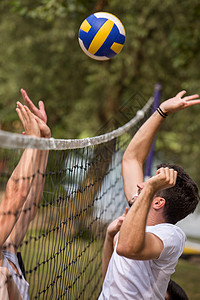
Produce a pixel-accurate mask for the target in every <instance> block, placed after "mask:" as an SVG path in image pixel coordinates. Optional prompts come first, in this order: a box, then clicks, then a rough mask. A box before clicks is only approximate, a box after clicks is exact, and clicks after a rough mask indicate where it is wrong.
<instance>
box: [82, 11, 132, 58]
mask: <svg viewBox="0 0 200 300" xmlns="http://www.w3.org/2000/svg"><path fill="white" fill-rule="evenodd" d="M125 35H126V33H125V29H124V26H123V24H122V23H121V21H120V20H119V19H118V18H117V17H116V16H114V15H112V14H110V13H107V12H97V13H94V14H92V15H90V16H89V17H87V18H86V19H85V20H84V21H83V23H82V24H81V26H80V29H79V44H80V46H81V49H82V50H83V51H84V52H85V54H87V55H88V56H89V57H91V58H93V59H96V60H102V61H104V60H108V59H110V58H113V57H114V56H115V55H117V54H118V53H120V51H121V50H122V48H123V46H124V43H125Z"/></svg>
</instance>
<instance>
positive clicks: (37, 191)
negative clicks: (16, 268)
mask: <svg viewBox="0 0 200 300" xmlns="http://www.w3.org/2000/svg"><path fill="white" fill-rule="evenodd" d="M29 101H31V100H30V99H29ZM21 107H22V105H21V103H18V108H19V109H20V108H21ZM44 111H45V110H44ZM31 117H32V118H33V119H35V120H36V122H37V125H38V127H39V129H40V137H42V138H50V137H51V131H50V129H49V127H48V126H47V125H46V124H45V122H44V121H43V120H41V119H40V118H38V117H37V116H34V115H33V114H31ZM22 121H23V120H22ZM25 129H26V128H25ZM48 154H49V151H48V150H37V159H36V161H35V172H36V173H35V176H34V179H33V181H32V184H31V188H30V191H29V193H28V195H27V199H26V201H25V203H24V205H23V207H22V211H21V214H20V217H19V219H18V221H17V223H16V224H15V226H14V228H13V230H12V232H11V234H10V236H9V240H8V241H7V245H9V244H11V245H14V248H15V252H16V250H17V248H18V247H19V246H20V244H21V243H22V241H23V239H24V236H25V234H26V232H27V229H28V226H29V224H30V222H31V221H32V220H33V219H34V217H35V215H36V213H37V210H38V207H39V204H40V201H41V198H42V194H43V188H44V183H45V176H44V174H45V171H46V166H47V161H48Z"/></svg>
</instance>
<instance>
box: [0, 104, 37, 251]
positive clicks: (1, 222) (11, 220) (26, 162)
mask: <svg viewBox="0 0 200 300" xmlns="http://www.w3.org/2000/svg"><path fill="white" fill-rule="evenodd" d="M16 110H17V113H18V115H19V117H20V119H21V120H23V121H22V124H23V126H24V128H25V131H26V134H28V135H32V136H36V137H39V136H40V129H39V126H38V124H37V122H36V120H35V119H34V118H32V114H31V112H30V111H29V110H28V108H27V107H23V106H22V107H21V108H20V109H19V108H17V109H16ZM37 158H38V151H37V150H36V149H26V150H25V151H24V152H23V154H22V156H21V159H20V161H19V163H18V165H17V166H16V168H15V170H14V171H13V173H12V175H11V177H10V178H9V180H8V183H7V185H6V190H5V194H4V197H3V199H2V202H1V204H0V228H1V234H0V247H2V245H3V243H4V242H5V240H6V239H7V237H8V236H9V234H10V233H11V231H12V229H13V226H14V225H15V223H16V221H17V219H18V217H19V215H20V212H21V209H22V206H23V205H24V202H25V200H26V198H27V195H28V193H29V191H30V188H31V185H32V182H33V178H34V174H35V173H36V161H37Z"/></svg>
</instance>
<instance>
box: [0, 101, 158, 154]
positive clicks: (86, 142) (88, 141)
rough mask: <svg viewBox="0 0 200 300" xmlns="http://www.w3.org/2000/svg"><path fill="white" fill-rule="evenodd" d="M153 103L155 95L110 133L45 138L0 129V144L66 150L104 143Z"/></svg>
mask: <svg viewBox="0 0 200 300" xmlns="http://www.w3.org/2000/svg"><path fill="white" fill-rule="evenodd" d="M152 103H153V97H151V98H150V99H149V101H148V102H147V103H146V104H145V106H144V107H143V108H142V110H138V112H137V114H136V116H135V117H134V118H133V119H131V120H130V121H129V122H128V123H126V124H125V125H123V126H122V127H119V128H118V129H115V130H113V131H111V132H109V133H106V134H102V135H99V136H95V137H92V138H85V139H54V138H50V139H44V138H37V137H31V136H25V135H21V134H17V133H11V132H7V131H3V130H0V146H1V148H12V149H14V148H36V149H41V150H44V149H45V150H65V149H76V148H84V147H88V146H92V145H98V144H102V143H105V142H108V141H111V140H113V139H114V138H116V137H118V136H121V135H122V134H124V133H125V132H127V131H128V130H130V129H131V128H132V127H134V126H135V125H136V124H137V123H138V122H139V121H140V120H142V119H143V118H144V116H145V113H146V112H148V110H149V108H150V107H151V105H152Z"/></svg>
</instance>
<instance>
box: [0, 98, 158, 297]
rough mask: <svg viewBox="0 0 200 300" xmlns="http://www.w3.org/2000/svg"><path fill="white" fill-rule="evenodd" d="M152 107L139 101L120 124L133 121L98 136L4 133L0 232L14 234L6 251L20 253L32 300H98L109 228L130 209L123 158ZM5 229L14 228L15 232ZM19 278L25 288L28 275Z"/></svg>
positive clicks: (123, 112)
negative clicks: (66, 137) (64, 137)
mask: <svg viewBox="0 0 200 300" xmlns="http://www.w3.org/2000/svg"><path fill="white" fill-rule="evenodd" d="M152 103H153V98H151V99H149V101H147V102H146V103H144V104H145V105H143V104H141V103H140V104H138V102H137V101H135V99H134V100H133V101H132V103H131V104H132V107H134V109H135V112H134V115H135V116H134V118H133V119H131V120H130V118H129V114H132V112H131V111H130V108H129V107H128V109H127V108H126V109H122V110H121V117H120V118H121V119H123V118H124V120H125V118H126V119H129V120H130V121H128V122H127V123H126V124H125V125H123V126H120V127H118V129H115V130H112V131H111V132H109V133H106V134H100V135H98V136H96V137H93V138H86V139H79V140H61V139H59V140H57V139H53V138H51V139H39V138H34V137H28V136H23V135H19V134H13V133H9V132H4V131H0V145H1V148H0V196H1V206H0V207H1V209H0V222H1V224H3V226H2V228H1V229H0V230H4V231H5V232H7V231H8V233H7V236H6V237H8V238H7V240H6V242H4V243H3V242H2V243H3V244H1V248H2V251H3V253H5V254H6V253H7V252H9V251H12V250H11V249H14V250H15V251H16V252H20V253H21V257H22V260H23V263H24V275H25V277H26V280H27V282H28V283H29V285H30V287H29V297H30V299H70V300H71V299H97V298H98V295H99V294H100V291H101V286H102V273H101V271H102V270H101V262H102V250H103V244H104V237H105V232H106V228H107V225H108V223H109V222H110V221H111V220H113V219H115V218H117V217H118V216H119V215H121V214H122V213H123V211H124V209H125V206H126V201H125V197H124V191H123V182H122V174H121V163H122V156H123V153H124V150H125V149H126V147H127V145H128V143H129V142H130V140H131V138H132V136H133V134H134V133H135V132H136V131H137V129H138V128H139V127H140V126H141V124H142V123H143V122H144V121H145V120H146V119H147V117H149V115H150V113H151V107H152ZM141 105H142V106H141ZM127 115H128V116H127ZM132 116H133V114H132ZM114 121H115V123H116V120H114ZM118 124H119V122H118ZM104 130H105V128H104ZM16 166H17V167H16ZM6 201H7V202H6ZM8 201H12V203H13V205H12V208H11V209H9V210H8V209H7V207H8ZM16 203H17V205H18V206H17V207H18V209H16ZM7 224H9V226H12V224H14V225H13V226H14V227H13V229H12V231H11V233H10V234H9V228H8V227H9V226H7ZM6 230H7V231H6ZM4 236H5V235H4ZM6 251H7V252H6ZM1 266H2V264H1ZM22 269H23V268H22ZM19 275H20V274H19ZM16 276H17V277H19V278H18V280H19V285H20V280H21V279H22V276H18V275H16ZM5 284H8V280H7V281H6V282H5ZM22 288H24V290H25V289H26V288H25V287H22ZM1 289H3V283H2V280H1V282H0V290H1ZM0 293H1V291H0ZM24 293H25V292H24Z"/></svg>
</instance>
